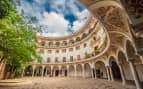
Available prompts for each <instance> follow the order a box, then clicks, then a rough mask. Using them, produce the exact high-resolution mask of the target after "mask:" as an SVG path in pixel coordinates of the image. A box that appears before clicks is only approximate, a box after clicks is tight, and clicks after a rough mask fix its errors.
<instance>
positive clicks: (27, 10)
mask: <svg viewBox="0 0 143 89" xmlns="http://www.w3.org/2000/svg"><path fill="white" fill-rule="evenodd" d="M20 1H21V5H20V6H18V7H17V9H18V11H19V13H20V12H21V10H24V15H25V16H28V17H34V16H36V17H37V21H36V22H34V25H35V26H40V25H41V26H42V31H43V33H42V34H43V35H44V36H50V37H51V36H52V37H58V36H65V35H70V34H72V33H74V32H76V31H77V30H79V29H80V28H81V27H82V26H83V25H84V24H85V23H86V22H87V20H88V18H89V17H90V13H89V12H88V10H87V9H85V7H84V6H83V5H81V4H80V3H79V2H78V1H77V0H20Z"/></svg>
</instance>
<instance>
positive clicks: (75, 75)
mask: <svg viewBox="0 0 143 89" xmlns="http://www.w3.org/2000/svg"><path fill="white" fill-rule="evenodd" d="M74 69H75V74H74V77H77V69H76V64H75V65H74Z"/></svg>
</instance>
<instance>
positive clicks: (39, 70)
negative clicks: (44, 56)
mask: <svg viewBox="0 0 143 89" xmlns="http://www.w3.org/2000/svg"><path fill="white" fill-rule="evenodd" d="M34 74H35V75H36V76H42V66H37V67H36V68H35V71H34Z"/></svg>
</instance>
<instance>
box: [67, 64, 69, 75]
mask: <svg viewBox="0 0 143 89" xmlns="http://www.w3.org/2000/svg"><path fill="white" fill-rule="evenodd" d="M67 77H69V66H68V65H67Z"/></svg>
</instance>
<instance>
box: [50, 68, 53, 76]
mask: <svg viewBox="0 0 143 89" xmlns="http://www.w3.org/2000/svg"><path fill="white" fill-rule="evenodd" d="M50 76H51V77H53V66H51V71H50Z"/></svg>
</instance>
